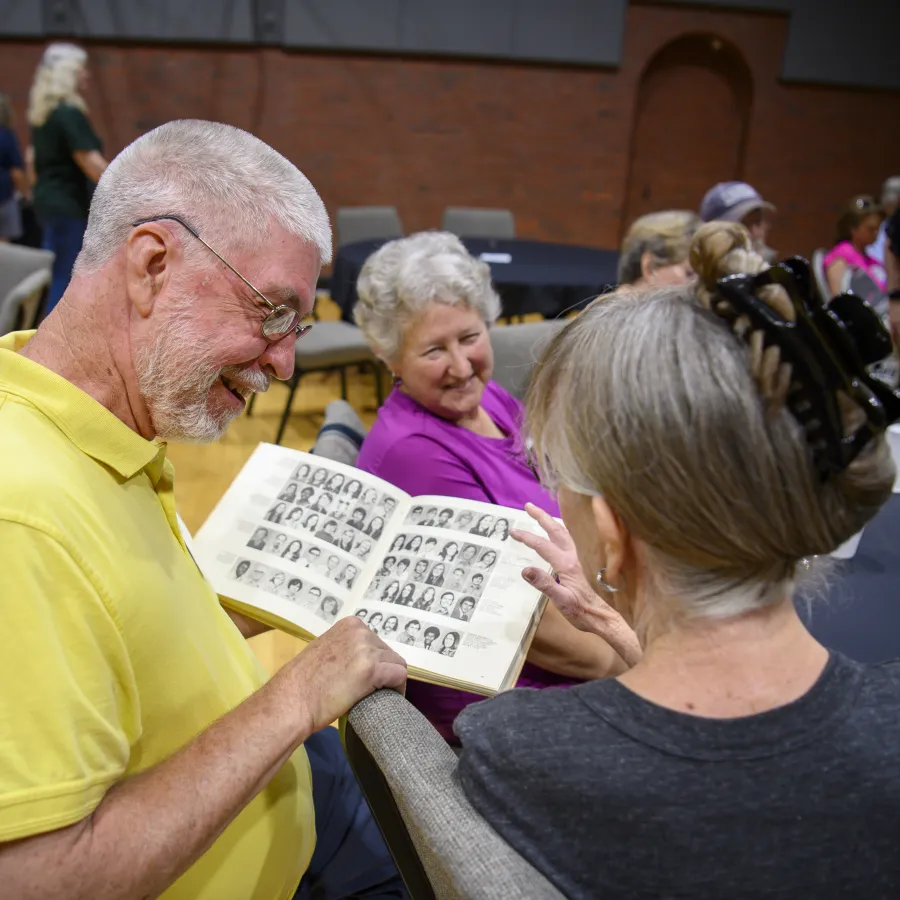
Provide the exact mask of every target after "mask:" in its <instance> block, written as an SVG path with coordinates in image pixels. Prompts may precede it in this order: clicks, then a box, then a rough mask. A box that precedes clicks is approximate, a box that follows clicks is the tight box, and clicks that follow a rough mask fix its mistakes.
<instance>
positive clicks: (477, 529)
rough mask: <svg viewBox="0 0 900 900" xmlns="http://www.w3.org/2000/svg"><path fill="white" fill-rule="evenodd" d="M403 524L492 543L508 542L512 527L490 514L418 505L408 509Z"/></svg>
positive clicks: (508, 521)
mask: <svg viewBox="0 0 900 900" xmlns="http://www.w3.org/2000/svg"><path fill="white" fill-rule="evenodd" d="M403 524H404V525H417V526H420V527H422V528H449V529H450V530H452V531H458V532H459V533H460V534H471V535H474V536H476V537H481V538H488V539H489V540H492V541H505V540H508V538H509V530H510V528H512V527H513V523H512V522H511V521H510V520H509V519H507V518H504V517H503V516H497V515H493V514H491V513H478V512H474V511H473V510H471V509H462V510H459V509H454V508H452V507H450V506H430V505H418V504H414V505H413V506H412V507H411V508H410V511H409V512H408V513H407V516H406V518H405V519H404V521H403Z"/></svg>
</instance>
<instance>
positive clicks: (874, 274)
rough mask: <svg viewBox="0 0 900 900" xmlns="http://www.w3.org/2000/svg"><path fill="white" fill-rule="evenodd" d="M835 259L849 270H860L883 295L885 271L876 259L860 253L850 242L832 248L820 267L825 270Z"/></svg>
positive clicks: (842, 242)
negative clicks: (844, 264)
mask: <svg viewBox="0 0 900 900" xmlns="http://www.w3.org/2000/svg"><path fill="white" fill-rule="evenodd" d="M836 259H842V260H843V261H844V262H845V263H847V265H848V266H850V268H851V269H862V271H863V272H865V273H866V274H867V275H868V276H869V278H871V279H872V281H874V282H875V284H877V285H878V287H879V289H880V290H881V292H882V293H884V291H885V288H886V284H887V282H886V280H885V271H884V267H883V266H882V265H881V263H879V262H878V260H877V259H875V258H874V257H872V256H869V254H868V253H865V252H862V253H860V251H859V250H857V249H856V247H854V246H853V244H851V243H850V241H841V242H840V243H839V244H836V245H835V246H834V247H832V248H831V250H829V251H828V253H827V254H826V256H825V259H824V260H822V265H823V266H824V267H825V268H826V269H827V268H828V267H829V266H830V265H831V264H832V263H833V262H834V261H835V260H836Z"/></svg>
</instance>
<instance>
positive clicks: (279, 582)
mask: <svg viewBox="0 0 900 900" xmlns="http://www.w3.org/2000/svg"><path fill="white" fill-rule="evenodd" d="M229 577H230V578H233V579H234V580H235V581H239V582H240V583H241V584H246V585H249V586H250V587H254V588H258V589H259V590H263V591H266V592H267V593H269V594H272V596H274V597H280V598H281V599H282V600H288V601H290V602H291V603H295V604H296V605H297V606H301V607H303V609H306V610H308V611H309V612H311V613H313V614H314V615H316V616H318V617H319V618H320V619H323V620H324V621H326V622H327V623H328V624H329V625H330V624H332V623H333V622H334V621H335V620H336V619H337V617H338V615H339V614H340V612H341V608H342V607H343V605H344V602H343V600H340V599H338V598H337V597H333V596H332V595H331V594H329V593H328V591H326V590H323V589H322V588H320V587H319V586H318V585H316V584H311V583H308V582H305V581H304V579H303V578H301V577H298V576H297V575H294V574H292V573H290V572H283V571H281V569H278V568H276V567H275V566H270V565H264V564H263V563H260V562H257V561H256V560H250V559H239V560H238V561H237V562H236V563H235V564H234V566H233V567H232V569H231V571H230V572H229Z"/></svg>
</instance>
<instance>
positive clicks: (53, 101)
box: [28, 44, 88, 128]
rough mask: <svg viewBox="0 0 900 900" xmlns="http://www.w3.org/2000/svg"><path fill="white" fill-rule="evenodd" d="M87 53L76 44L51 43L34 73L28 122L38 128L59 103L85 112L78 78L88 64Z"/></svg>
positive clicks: (29, 100)
mask: <svg viewBox="0 0 900 900" xmlns="http://www.w3.org/2000/svg"><path fill="white" fill-rule="evenodd" d="M87 60H88V57H87V53H85V51H84V50H82V48H81V47H78V46H76V45H75V44H50V46H49V47H47V49H46V50H45V51H44V55H43V57H42V58H41V61H40V63H39V64H38V67H37V71H36V72H35V73H34V81H33V82H32V85H31V93H30V94H29V98H28V122H29V124H31V125H33V126H34V127H35V128H39V127H40V126H41V125H43V124H44V122H46V121H47V118H48V117H49V115H50V113H52V112H53V110H54V109H56V107H57V106H59V104H60V103H68V104H69V106H74V107H75V108H76V109H80V110H81V111H82V112H86V111H87V105H86V104H85V102H84V98H83V97H82V96H81V94H79V93H78V76H79V75H80V74H81V72H82V70H83V69H84V68H85V66H86V65H87Z"/></svg>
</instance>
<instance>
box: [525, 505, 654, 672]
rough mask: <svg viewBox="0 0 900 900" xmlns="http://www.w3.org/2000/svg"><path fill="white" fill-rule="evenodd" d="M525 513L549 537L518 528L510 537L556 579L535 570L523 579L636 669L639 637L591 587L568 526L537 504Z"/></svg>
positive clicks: (574, 623)
mask: <svg viewBox="0 0 900 900" xmlns="http://www.w3.org/2000/svg"><path fill="white" fill-rule="evenodd" d="M525 511H526V512H527V513H528V515H529V516H531V518H532V519H534V520H535V522H537V523H538V525H540V526H541V528H543V529H544V531H545V532H546V533H547V537H541V536H540V535H537V534H534V533H532V532H530V531H521V530H520V529H518V528H514V529H513V530H512V531H511V532H510V535H511V537H513V538H514V539H515V540H517V541H519V543H522V544H524V545H525V546H526V547H530V548H531V549H532V550H534V551H535V552H536V553H537V554H538V556H540V557H541V559H543V560H545V561H546V562H548V563H549V564H550V565H551V566H552V567H553V570H554V572H555V573H556V578H555V579H554V578H553V576H552V575H550V574H548V573H547V572H543V571H541V570H540V569H535V568H531V567H529V568H527V569H525V570H524V571H523V572H522V577H523V578H524V579H525V580H526V581H527V582H528V583H529V584H530V585H532V586H533V587H536V588H537V589H538V590H539V591H541V592H542V593H544V594H546V595H547V597H549V599H550V601H551V602H552V603H553V605H554V606H556V608H557V609H558V610H559V611H560V612H561V613H562V614H563V615H564V616H565V617H566V618H567V619H568V620H569V621H570V622H571V623H572V624H573V625H574V626H575V627H576V628H577V629H579V631H586V632H590V633H592V634H597V635H599V636H600V637H602V638H603V639H604V640H605V641H606V642H607V643H608V644H609V645H610V646H611V647H612V648H613V649H614V650H615V651H616V653H618V654H619V656H621V657H622V659H623V661H624V662H625V663H626V664H627V665H628V666H633V665H634V664H635V663H636V662H637V661H638V660H639V659H640V658H641V656H642V655H643V651H642V650H641V645H640V643H639V642H638V639H637V635H636V634H635V633H634V631H633V630H632V628H631V627H630V626H629V625H628V623H627V622H626V621H625V620H624V619H623V618H622V616H621V615H619V613H617V612H616V611H615V610H614V609H613V608H612V607H611V606H610V605H609V604H608V603H606V602H605V601H604V600H603V599H602V598H601V597H599V596H598V595H597V593H596V592H595V591H594V589H593V588H592V587H591V585H590V584H589V583H588V581H587V579H586V578H585V576H584V572H582V570H581V564H580V563H579V562H578V553H577V552H576V550H575V544H574V542H573V541H572V538H571V536H570V535H569V532H568V531H567V530H566V528H565V526H563V525H560V524H559V522H557V521H556V520H555V519H554V518H553V517H552V516H551V515H549V514H548V513H546V512H544V510H542V509H539V508H538V507H536V506H535V505H534V504H533V503H528V504H526V506H525Z"/></svg>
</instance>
